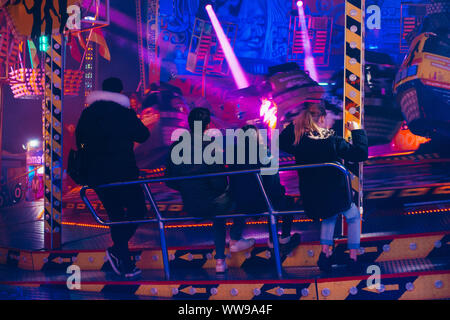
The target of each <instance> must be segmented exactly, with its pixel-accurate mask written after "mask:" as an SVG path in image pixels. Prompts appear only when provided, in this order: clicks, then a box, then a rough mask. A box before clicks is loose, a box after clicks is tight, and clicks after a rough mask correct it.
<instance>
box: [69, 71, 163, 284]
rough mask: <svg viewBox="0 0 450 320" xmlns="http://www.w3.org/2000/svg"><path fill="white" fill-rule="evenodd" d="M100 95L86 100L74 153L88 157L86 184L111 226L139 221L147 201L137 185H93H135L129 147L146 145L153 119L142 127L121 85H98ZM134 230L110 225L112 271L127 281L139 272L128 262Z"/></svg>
mask: <svg viewBox="0 0 450 320" xmlns="http://www.w3.org/2000/svg"><path fill="white" fill-rule="evenodd" d="M102 89H103V91H93V92H92V93H91V94H90V95H89V96H88V97H87V98H86V102H87V104H88V107H87V108H86V109H84V110H83V112H82V114H81V117H80V119H79V121H78V124H77V127H76V131H75V135H76V143H77V148H78V150H80V149H81V148H83V149H84V150H85V151H86V154H87V176H88V178H87V179H88V185H89V186H91V187H94V190H95V192H96V193H97V195H98V197H99V199H100V201H101V202H102V203H103V206H104V207H105V210H106V212H107V214H108V216H109V219H110V220H111V221H121V220H127V219H130V220H133V219H140V218H143V217H144V216H145V214H146V212H147V208H146V205H145V196H144V193H143V190H142V188H141V186H140V185H130V186H122V187H114V188H108V189H95V187H96V186H98V185H102V184H107V183H112V182H121V181H127V180H136V179H138V178H139V169H138V167H137V166H136V160H135V157H134V151H133V146H134V143H135V142H138V143H142V142H144V141H146V140H147V139H148V138H149V136H150V134H149V130H148V129H147V127H146V125H151V123H152V122H153V121H156V119H146V121H147V123H146V124H144V123H142V122H141V120H139V119H138V118H137V116H136V113H135V112H134V111H133V110H132V109H130V100H129V99H128V97H127V96H125V95H123V94H121V92H122V90H123V85H122V81H121V80H120V79H118V78H108V79H106V80H105V81H104V82H103V84H102ZM136 229H137V225H135V224H129V225H119V226H111V228H110V230H111V238H112V241H113V246H112V247H110V248H108V250H107V251H106V255H107V257H108V259H109V261H110V263H111V266H112V268H113V270H114V271H115V272H116V273H117V274H119V275H123V276H125V277H133V276H136V275H138V274H139V273H140V272H141V271H140V270H139V269H138V268H137V267H136V266H135V264H134V263H133V262H132V261H131V257H130V253H129V249H128V241H129V240H130V239H131V237H132V236H133V235H134V233H135V232H136Z"/></svg>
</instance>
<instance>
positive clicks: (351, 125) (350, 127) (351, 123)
mask: <svg viewBox="0 0 450 320" xmlns="http://www.w3.org/2000/svg"><path fill="white" fill-rule="evenodd" d="M345 125H346V127H347V128H348V130H350V131H352V130H358V129H361V126H360V125H359V124H358V123H357V122H355V121H348V122H347V123H346V124H345Z"/></svg>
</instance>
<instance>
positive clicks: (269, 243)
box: [267, 236, 291, 249]
mask: <svg viewBox="0 0 450 320" xmlns="http://www.w3.org/2000/svg"><path fill="white" fill-rule="evenodd" d="M289 241H291V236H288V237H286V238H282V237H281V236H278V243H279V244H287V243H289ZM267 246H268V247H269V248H270V249H273V242H272V241H270V238H269V239H267Z"/></svg>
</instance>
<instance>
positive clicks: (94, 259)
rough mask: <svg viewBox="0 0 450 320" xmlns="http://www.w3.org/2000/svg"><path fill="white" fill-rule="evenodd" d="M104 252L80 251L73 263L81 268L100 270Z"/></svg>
mask: <svg viewBox="0 0 450 320" xmlns="http://www.w3.org/2000/svg"><path fill="white" fill-rule="evenodd" d="M105 257H106V253H105V252H80V253H79V254H78V256H77V258H76V261H74V262H73V264H75V265H77V266H79V267H80V268H81V269H82V270H100V269H101V268H102V267H103V264H104V263H105Z"/></svg>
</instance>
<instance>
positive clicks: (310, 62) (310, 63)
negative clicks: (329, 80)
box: [297, 1, 319, 81]
mask: <svg viewBox="0 0 450 320" xmlns="http://www.w3.org/2000/svg"><path fill="white" fill-rule="evenodd" d="M300 2H301V5H299V3H300ZM297 6H298V18H299V20H300V25H301V28H302V31H303V32H304V34H305V38H304V40H303V49H304V50H305V70H307V71H308V72H309V76H310V77H311V78H312V79H313V80H314V81H319V77H318V75H317V69H316V63H315V61H314V57H313V55H312V53H311V44H310V42H309V36H308V28H307V27H306V18H305V11H304V10H303V1H298V2H297Z"/></svg>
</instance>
